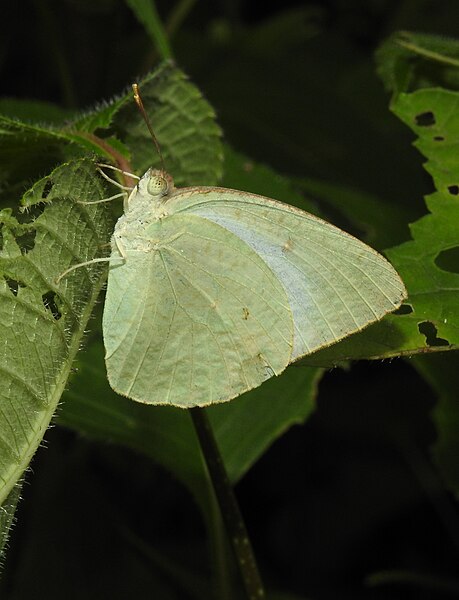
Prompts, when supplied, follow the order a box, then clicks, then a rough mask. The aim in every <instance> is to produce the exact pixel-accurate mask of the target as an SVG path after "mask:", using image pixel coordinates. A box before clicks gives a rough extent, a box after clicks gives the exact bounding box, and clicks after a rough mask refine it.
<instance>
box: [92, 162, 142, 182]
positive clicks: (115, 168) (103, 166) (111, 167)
mask: <svg viewBox="0 0 459 600" xmlns="http://www.w3.org/2000/svg"><path fill="white" fill-rule="evenodd" d="M97 166H98V167H100V168H101V169H102V168H104V169H111V170H112V171H116V172H117V173H122V174H123V175H128V176H129V177H132V179H137V180H140V177H139V176H138V175H134V173H129V171H123V169H119V168H118V167H114V166H113V165H107V164H105V163H97Z"/></svg>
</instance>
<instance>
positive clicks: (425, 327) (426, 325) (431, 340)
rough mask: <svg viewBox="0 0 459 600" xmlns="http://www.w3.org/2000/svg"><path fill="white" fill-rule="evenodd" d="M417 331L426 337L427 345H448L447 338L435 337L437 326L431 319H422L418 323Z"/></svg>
mask: <svg viewBox="0 0 459 600" xmlns="http://www.w3.org/2000/svg"><path fill="white" fill-rule="evenodd" d="M418 329H419V333H422V335H424V336H425V338H426V344H427V345H428V346H449V342H448V340H444V339H443V338H439V337H437V328H436V327H435V325H434V324H433V323H432V321H422V323H418Z"/></svg>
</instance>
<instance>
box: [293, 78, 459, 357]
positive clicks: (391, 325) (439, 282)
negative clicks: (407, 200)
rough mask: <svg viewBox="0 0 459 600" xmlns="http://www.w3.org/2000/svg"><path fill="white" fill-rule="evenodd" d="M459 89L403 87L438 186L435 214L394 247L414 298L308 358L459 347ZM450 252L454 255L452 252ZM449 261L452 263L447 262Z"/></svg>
mask: <svg viewBox="0 0 459 600" xmlns="http://www.w3.org/2000/svg"><path fill="white" fill-rule="evenodd" d="M458 107H459V93H457V92H451V91H447V90H441V89H434V90H429V89H426V90H419V91H417V92H413V93H411V94H400V95H399V96H398V98H397V100H396V102H395V103H394V105H393V110H394V112H395V113H396V114H397V116H399V117H400V118H401V119H402V120H403V121H404V122H405V123H406V124H407V125H409V127H410V128H411V129H412V130H413V131H414V132H415V133H416V134H417V135H418V136H419V139H418V140H417V141H416V142H415V146H416V147H417V148H418V149H419V150H420V151H421V152H422V154H423V155H424V156H426V157H427V158H428V162H427V163H426V164H425V168H426V170H427V171H428V172H429V173H430V174H431V175H432V177H433V180H434V184H435V187H436V188H437V190H438V191H437V192H435V193H434V194H431V195H430V196H428V197H427V198H426V204H427V208H428V209H429V211H430V214H428V215H426V216H424V217H422V218H421V219H419V220H418V221H416V222H415V223H413V224H412V225H411V226H410V230H411V235H412V237H413V240H412V241H409V242H406V243H404V244H401V245H400V246H397V247H395V248H392V249H390V250H388V251H387V252H386V254H387V256H388V257H389V259H390V260H391V262H392V264H393V265H394V266H395V268H396V269H397V271H398V272H399V274H400V275H401V277H402V279H403V281H404V283H405V285H406V287H407V290H408V296H409V297H408V300H407V301H406V303H405V307H404V308H403V307H402V310H399V311H398V313H399V314H392V315H388V316H387V317H385V318H384V319H383V321H381V322H380V323H377V324H375V325H372V326H370V327H369V328H367V329H366V330H364V331H363V332H362V333H359V334H357V335H355V336H353V337H352V338H349V339H346V340H343V342H341V343H340V344H338V345H336V346H333V347H331V348H329V349H326V350H323V351H320V352H317V353H316V354H314V355H312V356H311V357H310V358H307V359H305V361H304V362H305V363H306V364H315V365H321V366H323V365H327V364H333V363H336V362H339V361H340V360H342V359H343V358H346V357H347V358H349V359H351V358H352V359H355V358H384V357H390V356H397V355H400V354H406V355H411V354H416V353H424V352H437V351H441V350H451V349H454V348H457V347H459V304H458V302H457V298H458V295H459V265H458V261H457V257H456V258H455V255H454V249H457V248H458V247H459V227H458V223H459V200H458V198H459V196H458V193H459V157H458V156H457V152H456V145H457V139H458V138H459V118H458V116H457V115H458V110H457V109H458ZM445 257H447V261H446V259H445ZM442 259H444V260H445V262H447V264H448V265H449V266H442V265H444V264H445V263H444V262H443V260H442Z"/></svg>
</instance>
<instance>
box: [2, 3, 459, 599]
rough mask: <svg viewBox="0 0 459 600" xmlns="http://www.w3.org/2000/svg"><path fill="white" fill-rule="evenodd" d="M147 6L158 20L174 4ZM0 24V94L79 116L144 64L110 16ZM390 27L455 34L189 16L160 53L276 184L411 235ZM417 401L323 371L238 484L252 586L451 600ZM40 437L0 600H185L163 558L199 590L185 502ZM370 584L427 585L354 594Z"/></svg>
mask: <svg viewBox="0 0 459 600" xmlns="http://www.w3.org/2000/svg"><path fill="white" fill-rule="evenodd" d="M157 5H158V11H159V13H160V15H161V16H164V17H165V16H166V15H167V14H169V12H170V8H171V6H172V3H170V2H158V3H157ZM295 7H296V8H298V9H301V8H309V9H310V13H309V14H308V16H307V18H302V19H299V20H298V23H297V27H293V28H292V27H289V28H287V29H286V30H284V29H282V26H281V24H279V23H280V21H279V19H280V17H281V16H282V15H285V14H287V11H288V10H291V9H293V8H295ZM2 12H3V16H2V19H1V20H0V69H1V75H0V87H1V93H2V96H9V97H17V98H22V99H26V98H28V99H39V100H44V101H52V102H55V103H57V104H59V105H61V106H64V107H66V108H68V109H69V111H73V110H75V109H83V108H85V107H87V106H88V105H91V104H93V103H95V102H96V101H100V100H102V99H104V98H109V97H110V96H112V95H113V94H115V93H117V92H120V91H121V90H123V89H124V88H125V87H126V86H127V85H128V84H129V83H131V82H132V81H133V80H134V79H135V78H136V77H137V76H138V75H139V74H142V73H144V72H145V71H146V70H148V69H149V68H151V67H153V66H154V64H155V63H156V62H157V60H158V56H157V54H156V53H155V52H154V51H152V49H151V42H150V41H149V39H148V37H147V36H146V35H145V33H144V32H143V29H142V27H141V26H140V25H139V24H138V22H137V21H136V19H135V17H134V16H133V14H132V12H131V11H130V9H129V8H128V7H127V6H126V5H125V4H123V3H122V2H121V1H118V0H97V1H93V0H61V1H59V2H58V1H53V0H45V1H41V0H36V1H35V2H31V1H29V2H21V3H19V2H17V3H12V2H10V3H8V5H7V6H4V7H3V8H2ZM270 19H271V20H272V23H275V25H273V27H272V33H271V35H272V43H270V44H268V45H266V42H264V44H263V43H261V42H260V47H257V39H259V38H257V36H256V32H257V31H258V32H259V31H260V27H262V26H263V25H266V24H267V23H268V22H269V20H270ZM276 27H277V32H278V34H276ZM399 29H408V30H413V31H424V32H429V33H439V34H445V35H452V36H457V35H458V34H459V31H458V30H459V6H458V4H457V2H455V1H450V2H447V1H434V0H432V1H423V0H420V1H405V2H396V1H388V0H386V1H384V0H379V1H376V0H374V1H368V2H367V1H363V0H362V1H359V0H351V1H349V2H345V1H338V0H335V1H333V0H330V1H328V2H303V3H300V2H280V1H279V2H271V3H261V2H239V3H238V2H231V1H230V0H226V1H224V0H222V1H220V2H211V1H207V2H206V1H201V2H198V3H197V4H196V5H195V6H194V8H193V10H192V11H191V13H190V14H189V15H188V17H187V19H186V20H185V22H184V23H183V24H182V26H181V28H180V30H179V31H178V32H177V33H176V34H175V36H174V38H173V39H172V46H173V48H174V52H175V58H176V60H177V62H178V64H179V66H180V67H182V68H183V69H184V70H185V71H186V72H187V73H188V74H189V75H190V77H191V79H192V80H193V81H194V82H195V83H196V84H197V85H198V86H199V87H200V89H201V90H202V91H203V93H204V94H205V96H206V97H207V98H208V99H209V101H210V102H211V103H212V105H213V106H214V107H215V109H216V111H217V116H218V120H219V122H220V124H221V125H222V127H223V130H224V135H225V139H226V140H227V141H229V142H230V143H231V144H232V145H233V147H235V148H236V149H237V150H239V151H241V152H244V153H246V154H247V155H248V156H251V157H252V158H254V159H257V160H259V161H260V162H263V163H265V164H268V165H270V166H271V167H273V168H275V169H277V170H278V171H280V172H282V173H284V174H286V175H293V176H311V177H318V178H323V179H325V180H328V181H333V182H337V183H343V184H346V185H351V186H353V187H355V188H357V189H360V190H363V191H366V192H368V193H372V194H375V195H377V196H378V197H379V198H382V199H385V200H387V201H388V202H401V203H403V204H404V206H405V207H406V210H407V212H408V214H409V215H410V216H411V219H410V220H414V219H416V218H417V217H419V216H420V215H422V214H423V213H424V212H425V206H424V203H423V201H422V195H423V194H425V193H428V192H429V191H431V189H432V185H431V182H430V179H429V178H428V177H427V176H426V175H425V174H424V172H423V170H422V167H421V164H422V159H421V157H420V156H419V155H418V154H417V152H416V151H415V150H414V149H412V148H411V147H410V143H411V140H412V136H411V135H410V134H409V132H408V131H407V130H406V129H405V128H404V127H403V126H402V125H401V124H400V123H399V122H398V121H397V120H396V119H395V118H394V117H393V116H391V115H390V113H389V110H388V102H389V98H388V96H387V95H386V93H385V92H384V90H383V86H382V84H381V83H380V81H379V79H378V78H377V75H376V74H375V67H374V62H373V53H374V50H375V49H376V47H377V46H378V45H379V43H381V42H382V41H383V39H385V38H386V37H387V36H388V35H389V34H390V33H392V32H393V31H396V30H399ZM264 39H266V38H264ZM324 210H325V212H327V207H326V206H325V207H324ZM348 229H349V228H348ZM406 237H408V231H406ZM402 239H403V238H401V239H395V240H394V243H398V242H400V241H402ZM434 403H435V396H434V395H433V393H432V392H431V390H430V389H429V387H428V385H427V384H426V383H424V381H423V380H422V379H421V377H420V376H419V375H418V374H417V372H416V370H415V369H414V368H413V367H412V366H411V365H410V361H409V360H395V361H392V362H388V361H387V362H378V363H363V362H362V363H359V364H356V365H354V366H353V367H352V368H351V369H350V370H348V371H344V370H334V371H331V372H329V373H327V374H326V375H325V377H324V378H323V380H322V382H321V385H320V389H319V396H318V402H317V410H316V412H315V414H314V415H313V416H312V417H311V418H310V419H309V421H308V422H307V423H306V424H305V425H303V426H297V427H294V428H292V429H291V430H290V431H289V432H288V433H287V434H286V435H284V436H283V437H282V438H281V439H280V440H278V441H277V442H276V443H275V444H274V445H273V446H272V447H271V449H270V450H269V451H268V452H267V453H266V455H265V456H264V457H263V458H262V459H261V460H260V461H259V462H258V463H257V464H256V465H255V467H254V468H253V469H252V470H251V471H250V473H249V474H248V475H247V476H246V477H245V478H244V480H243V481H242V482H241V483H240V484H239V485H238V486H237V493H238V497H239V499H240V503H241V507H242V510H243V512H244V515H245V517H246V520H247V523H248V527H249V531H250V533H251V535H252V538H253V543H254V546H255V550H256V553H257V556H258V559H259V562H260V567H261V570H262V573H263V576H264V579H265V580H266V582H267V583H268V585H269V586H272V587H275V588H278V589H282V590H286V591H290V592H291V593H296V594H298V595H299V596H300V597H302V598H306V597H307V598H324V599H335V598H336V599H339V598H340V599H341V598H362V599H370V598H371V599H380V598H381V599H383V598H384V599H385V598H391V599H392V598H393V599H410V598H413V599H414V598H416V599H417V600H418V599H421V600H422V599H430V598H443V597H445V598H447V597H456V596H455V595H454V593H452V592H450V593H448V590H447V589H446V587H444V588H443V589H440V588H439V587H435V586H437V585H439V584H440V582H441V581H443V583H444V582H445V581H446V580H447V579H448V578H454V577H456V576H457V564H458V560H459V535H458V531H459V525H458V523H459V521H458V514H457V508H456V505H455V504H454V501H453V499H452V497H450V496H449V495H448V493H447V492H446V491H445V490H444V488H443V486H442V483H441V481H440V479H439V477H438V476H437V475H436V473H435V469H434V467H433V466H432V464H431V462H430V459H429V446H430V445H431V444H432V443H433V442H434V441H435V437H436V433H435V429H434V426H433V424H432V421H431V411H432V408H433V406H434ZM235 435H237V432H235ZM45 439H46V444H45V445H46V447H44V448H41V449H40V450H39V452H38V454H37V456H36V458H35V459H34V461H33V465H32V471H31V472H29V474H28V476H27V483H26V485H25V486H24V488H23V494H22V495H23V500H22V502H21V503H20V506H19V511H18V514H17V524H16V526H15V527H14V530H13V534H12V538H11V542H10V550H9V554H8V558H7V561H6V564H5V569H4V574H3V581H2V584H1V585H0V596H1V598H5V599H8V600H19V599H21V600H22V599H25V598H46V599H47V600H53V599H54V598H63V597H65V598H67V599H68V600H71V599H72V600H73V599H74V598H75V599H77V598H100V597H110V598H113V599H118V598H119V599H122V598H128V597H129V598H139V599H143V598H145V599H146V598H164V599H166V600H167V599H169V598H184V599H186V598H188V596H187V594H186V592H185V591H184V590H183V589H181V588H180V587H179V586H178V585H177V575H176V574H174V573H169V574H168V570H167V568H165V567H164V566H161V561H162V560H164V561H166V562H167V561H168V560H170V561H171V562H172V563H173V562H174V561H177V562H178V563H181V564H183V565H185V566H186V567H187V568H189V569H191V570H192V572H195V573H200V575H202V576H206V575H207V574H208V568H209V567H208V564H209V563H208V559H207V556H206V546H205V533H204V530H203V524H202V521H201V516H200V514H199V513H198V511H197V509H196V508H195V505H194V502H193V500H192V498H191V496H190V495H189V494H188V492H187V491H186V490H185V489H183V488H182V487H181V486H180V485H179V484H178V483H177V482H175V480H174V479H173V478H172V477H171V476H170V475H169V474H168V473H166V472H164V471H162V470H161V469H159V468H157V467H156V466H155V465H153V464H151V463H150V462H149V461H147V460H146V459H144V458H142V457H139V456H137V455H135V454H134V453H132V452H130V451H128V450H125V449H122V448H116V447H113V446H109V445H101V444H95V443H92V442H90V441H89V440H85V439H81V438H79V437H78V436H76V435H75V434H74V433H72V432H70V431H66V430H64V429H61V428H54V429H51V430H49V431H48V433H47V435H46V438H45ZM132 532H133V533H134V534H135V536H136V539H137V540H138V539H141V540H143V541H144V542H145V543H146V544H147V545H148V547H149V548H150V550H151V552H153V553H154V556H153V557H152V556H149V555H148V553H147V551H144V550H142V549H139V547H138V543H137V542H136V543H133V542H132V540H131V537H130V535H131V534H132ZM386 569H387V570H397V571H405V570H406V571H410V572H414V573H417V574H422V575H424V576H432V580H433V583H432V586H430V585H427V584H426V583H425V582H424V583H419V582H417V583H412V584H407V583H403V584H402V583H398V584H396V583H394V584H391V585H389V584H386V585H381V586H379V587H374V586H371V585H369V583H368V579H367V578H368V577H369V576H370V575H371V574H372V573H374V572H378V571H383V570H386Z"/></svg>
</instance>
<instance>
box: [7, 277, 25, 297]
mask: <svg viewBox="0 0 459 600" xmlns="http://www.w3.org/2000/svg"><path fill="white" fill-rule="evenodd" d="M4 279H5V281H6V283H7V285H8V287H9V288H10V292H11V293H12V294H13V295H14V296H17V295H18V291H19V288H21V287H22V288H24V287H26V286H25V285H24V284H23V283H21V282H20V281H17V280H16V279H11V277H6V276H4Z"/></svg>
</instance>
